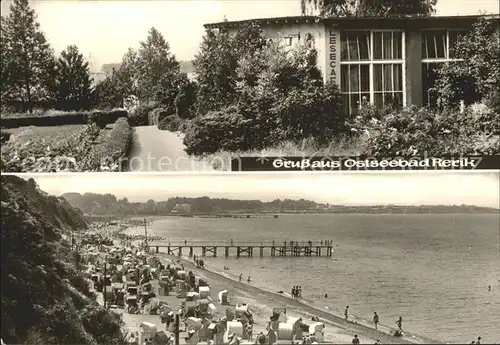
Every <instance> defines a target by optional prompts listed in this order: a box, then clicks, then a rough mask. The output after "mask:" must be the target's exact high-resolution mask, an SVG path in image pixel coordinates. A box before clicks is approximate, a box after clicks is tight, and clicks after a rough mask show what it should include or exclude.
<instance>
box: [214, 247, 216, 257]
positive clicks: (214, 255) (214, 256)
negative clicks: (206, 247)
mask: <svg viewBox="0 0 500 345" xmlns="http://www.w3.org/2000/svg"><path fill="white" fill-rule="evenodd" d="M216 256H217V247H214V258H215V257H216Z"/></svg>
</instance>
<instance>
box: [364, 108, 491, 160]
mask: <svg viewBox="0 0 500 345" xmlns="http://www.w3.org/2000/svg"><path fill="white" fill-rule="evenodd" d="M496 119H497V115H496V114H495V112H494V111H492V110H491V109H489V108H488V107H487V106H486V105H484V104H476V105H473V106H471V107H468V108H467V109H466V111H465V112H464V113H463V114H460V113H458V112H453V111H444V112H432V111H429V110H426V109H420V110H419V109H416V108H414V107H412V108H407V109H403V110H402V111H399V112H393V113H391V114H389V115H388V116H387V117H385V118H384V119H383V120H382V121H381V122H380V124H379V126H378V129H377V130H376V132H375V135H374V136H373V137H371V138H370V140H369V142H368V145H367V147H366V149H365V152H364V153H363V154H365V155H375V156H413V155H428V156H433V155H439V156H443V155H494V154H498V152H499V149H500V147H499V138H500V129H499V124H498V121H497V120H496Z"/></svg>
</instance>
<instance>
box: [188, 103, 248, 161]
mask: <svg viewBox="0 0 500 345" xmlns="http://www.w3.org/2000/svg"><path fill="white" fill-rule="evenodd" d="M249 121H250V120H247V119H245V118H244V117H243V116H242V115H241V114H240V113H238V111H237V110H236V109H235V108H227V109H224V110H223V111H214V112H209V113H208V114H207V115H206V116H203V117H199V118H196V119H195V120H193V122H192V123H191V126H190V127H189V128H188V130H187V131H186V136H185V137H184V145H185V146H186V152H187V153H188V154H190V155H199V156H202V155H204V154H212V153H215V152H217V151H219V150H227V151H237V150H248V149H250V147H251V145H250V143H249V142H248V139H249V137H248V136H247V135H246V134H247V126H248V123H249Z"/></svg>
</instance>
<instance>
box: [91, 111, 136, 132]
mask: <svg viewBox="0 0 500 345" xmlns="http://www.w3.org/2000/svg"><path fill="white" fill-rule="evenodd" d="M127 116H128V112H127V111H126V110H121V109H117V110H108V111H101V110H96V111H93V112H91V113H90V114H89V115H88V123H92V122H93V123H95V124H96V125H97V126H98V127H99V128H105V127H106V126H107V125H109V124H112V123H115V122H116V121H118V119H119V118H126V117H127Z"/></svg>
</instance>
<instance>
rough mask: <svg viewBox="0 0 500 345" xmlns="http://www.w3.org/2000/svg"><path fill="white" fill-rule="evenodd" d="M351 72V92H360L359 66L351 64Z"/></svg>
mask: <svg viewBox="0 0 500 345" xmlns="http://www.w3.org/2000/svg"><path fill="white" fill-rule="evenodd" d="M349 73H350V76H349V84H350V85H349V86H350V90H351V91H350V92H359V66H358V65H350V66H349Z"/></svg>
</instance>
